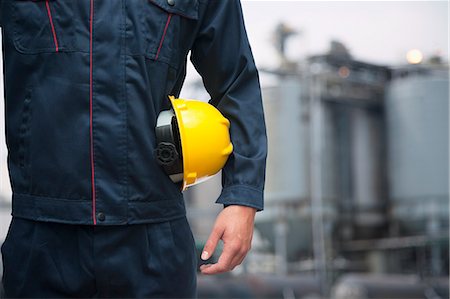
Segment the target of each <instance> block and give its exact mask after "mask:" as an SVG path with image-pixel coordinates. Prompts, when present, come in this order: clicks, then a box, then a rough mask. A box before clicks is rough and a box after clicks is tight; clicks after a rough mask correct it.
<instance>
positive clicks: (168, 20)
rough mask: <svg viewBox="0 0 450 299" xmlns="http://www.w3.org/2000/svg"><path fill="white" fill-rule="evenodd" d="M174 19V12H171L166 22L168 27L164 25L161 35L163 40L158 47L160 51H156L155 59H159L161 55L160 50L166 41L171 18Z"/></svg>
mask: <svg viewBox="0 0 450 299" xmlns="http://www.w3.org/2000/svg"><path fill="white" fill-rule="evenodd" d="M171 19H172V14H171V13H170V14H169V16H168V17H167V22H166V27H164V33H163V35H162V37H161V41H160V42H159V47H158V52H156V56H155V60H158V57H159V52H160V51H161V48H162V45H163V42H164V38H165V37H166V33H167V28H169V24H170V20H171Z"/></svg>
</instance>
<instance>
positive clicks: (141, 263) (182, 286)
mask: <svg viewBox="0 0 450 299" xmlns="http://www.w3.org/2000/svg"><path fill="white" fill-rule="evenodd" d="M2 258H3V263H4V276H3V284H4V288H5V295H6V297H10V298H11V297H12V298H20V297H27V298H33V297H40V298H67V297H79V298H92V297H105V298H111V297H126V298H192V297H195V295H196V266H197V258H196V252H195V245H194V240H193V238H192V234H191V231H190V228H189V224H188V222H187V220H186V218H181V219H177V220H173V221H168V222H162V223H156V224H142V225H128V226H96V227H93V226H79V225H66V224H56V223H45V222H35V221H29V220H24V219H19V218H13V221H12V223H11V227H10V231H9V233H8V237H7V239H6V241H5V243H4V245H3V246H2Z"/></svg>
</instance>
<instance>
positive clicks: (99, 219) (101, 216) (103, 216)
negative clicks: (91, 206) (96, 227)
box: [97, 212, 106, 221]
mask: <svg viewBox="0 0 450 299" xmlns="http://www.w3.org/2000/svg"><path fill="white" fill-rule="evenodd" d="M97 219H98V221H105V219H106V216H105V214H104V213H102V212H100V213H98V214H97Z"/></svg>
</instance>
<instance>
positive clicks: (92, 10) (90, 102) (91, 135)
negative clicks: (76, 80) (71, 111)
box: [89, 0, 97, 225]
mask: <svg viewBox="0 0 450 299" xmlns="http://www.w3.org/2000/svg"><path fill="white" fill-rule="evenodd" d="M93 23H94V0H91V11H90V16H89V138H90V156H91V157H90V159H91V189H92V220H93V221H94V225H96V224H97V218H96V217H95V214H96V212H95V169H94V134H93V129H92V100H93V78H92V77H93V63H92V56H93V55H92V52H93V50H92V44H93V42H92V39H93V38H92V35H93Z"/></svg>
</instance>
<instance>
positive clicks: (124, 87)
mask: <svg viewBox="0 0 450 299" xmlns="http://www.w3.org/2000/svg"><path fill="white" fill-rule="evenodd" d="M121 30H122V63H123V82H122V84H123V85H122V100H123V104H124V110H125V111H124V119H125V121H124V129H125V140H124V145H125V157H124V170H123V171H124V174H123V183H124V193H125V194H124V199H125V200H126V201H128V194H129V190H128V154H129V153H128V99H127V82H126V78H127V67H126V63H127V57H126V55H125V51H126V49H125V45H126V36H127V31H126V1H125V0H122V28H121ZM125 215H126V218H127V219H128V216H129V206H128V204H127V205H126V214H125Z"/></svg>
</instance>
